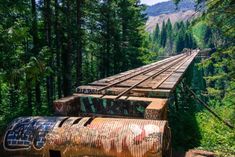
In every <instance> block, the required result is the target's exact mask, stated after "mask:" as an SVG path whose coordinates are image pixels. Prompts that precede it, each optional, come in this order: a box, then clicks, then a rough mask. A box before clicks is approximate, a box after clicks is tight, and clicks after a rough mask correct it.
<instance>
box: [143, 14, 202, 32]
mask: <svg viewBox="0 0 235 157" xmlns="http://www.w3.org/2000/svg"><path fill="white" fill-rule="evenodd" d="M197 16H198V14H196V13H195V11H194V10H187V11H179V12H176V13H172V14H162V15H159V16H150V17H149V18H148V21H147V23H146V31H148V32H153V31H154V29H155V27H156V24H157V23H158V24H159V26H160V28H161V26H162V23H163V21H165V22H166V21H167V20H168V19H170V20H171V23H172V24H175V23H176V22H178V21H187V20H189V21H190V20H192V19H194V18H195V17H197Z"/></svg>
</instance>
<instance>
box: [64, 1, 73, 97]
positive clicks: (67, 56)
mask: <svg viewBox="0 0 235 157" xmlns="http://www.w3.org/2000/svg"><path fill="white" fill-rule="evenodd" d="M64 9H65V18H66V33H67V37H66V40H67V41H66V42H67V43H66V45H64V47H63V52H62V62H63V93H64V96H69V95H71V94H72V34H71V33H72V23H71V1H70V0H66V1H65V6H64Z"/></svg>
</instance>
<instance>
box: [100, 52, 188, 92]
mask: <svg viewBox="0 0 235 157" xmlns="http://www.w3.org/2000/svg"><path fill="white" fill-rule="evenodd" d="M184 56H185V54H183V55H181V56H179V57H177V59H180V58H182V57H184ZM169 62H172V60H169V61H167V62H163V63H161V64H158V65H155V66H154V67H151V68H149V69H146V70H144V71H140V72H138V73H137V74H134V75H132V76H129V77H127V78H125V79H123V80H120V81H117V82H114V83H112V84H110V85H107V86H105V87H102V88H100V89H97V91H99V92H100V91H102V90H105V89H107V88H110V87H112V86H115V85H117V84H119V83H122V82H124V81H126V80H129V79H131V78H133V77H135V76H138V75H141V74H146V73H149V72H151V71H153V70H154V69H155V68H159V67H161V66H163V65H164V64H167V63H169Z"/></svg>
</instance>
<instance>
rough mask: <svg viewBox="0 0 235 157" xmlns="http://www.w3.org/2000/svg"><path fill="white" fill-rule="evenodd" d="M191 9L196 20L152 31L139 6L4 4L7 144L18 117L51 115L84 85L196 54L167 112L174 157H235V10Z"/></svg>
mask: <svg viewBox="0 0 235 157" xmlns="http://www.w3.org/2000/svg"><path fill="white" fill-rule="evenodd" d="M182 1H185V0H173V2H174V5H175V6H176V9H177V6H179V4H181V2H182ZM190 1H193V0H190ZM156 3H157V0H156ZM193 3H194V4H195V17H193V18H190V19H187V20H176V21H172V20H170V18H168V19H165V20H163V22H161V23H156V24H154V28H153V30H152V31H147V30H146V22H147V20H148V16H147V15H146V12H145V10H146V9H147V8H148V7H149V6H148V5H146V4H143V3H142V2H141V1H140V0H0V136H2V135H4V133H5V130H6V128H7V126H8V125H9V123H10V122H11V121H12V120H13V119H15V118H18V117H22V116H54V109H53V102H54V101H55V100H58V99H61V98H64V97H68V96H71V95H72V94H73V93H75V92H76V88H77V87H78V86H82V85H87V84H89V83H91V82H94V81H96V80H100V79H103V78H106V77H109V76H113V75H116V74H118V73H121V72H124V71H127V70H132V69H135V68H138V67H141V66H144V65H147V64H151V63H154V62H156V61H160V60H162V59H165V58H167V57H170V56H174V55H179V54H181V53H184V52H185V51H187V50H193V49H198V50H200V51H205V52H206V53H204V54H205V55H204V56H203V57H196V58H195V59H194V62H193V64H191V65H190V67H189V68H188V70H187V71H186V73H185V75H184V78H183V80H182V83H181V84H178V85H177V86H176V88H175V90H174V93H173V95H174V97H175V98H177V104H176V102H173V101H171V100H170V101H169V103H168V107H167V116H168V118H167V119H168V121H169V126H170V128H171V145H172V152H173V156H174V152H187V151H188V150H190V149H200V150H206V151H210V152H213V153H215V154H216V156H219V157H220V156H221V157H234V156H235V130H234V126H235V1H234V0H194V2H193ZM160 16H161V15H160ZM184 83H185V84H187V85H188V86H190V88H191V89H192V90H193V91H194V92H195V96H196V97H198V98H200V100H202V101H203V102H205V103H206V104H207V105H208V106H209V108H210V109H212V110H213V111H214V112H215V113H216V115H218V116H219V117H222V119H223V120H224V121H226V123H228V124H229V125H230V126H231V127H228V126H227V125H225V124H224V123H223V121H221V120H218V119H217V118H216V117H215V116H214V115H213V114H211V112H210V111H208V110H207V109H206V108H205V107H203V106H202V105H201V102H199V101H197V100H196V99H195V98H194V97H193V96H192V94H189V92H187V91H185V90H184V88H182V84H184ZM0 140H1V138H0ZM0 156H1V154H0ZM166 157H167V156H166Z"/></svg>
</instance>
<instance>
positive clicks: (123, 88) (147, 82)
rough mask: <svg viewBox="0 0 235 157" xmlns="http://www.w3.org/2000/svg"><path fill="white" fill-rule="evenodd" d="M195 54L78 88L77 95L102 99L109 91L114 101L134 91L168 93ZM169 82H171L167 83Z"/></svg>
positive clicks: (147, 66)
mask: <svg viewBox="0 0 235 157" xmlns="http://www.w3.org/2000/svg"><path fill="white" fill-rule="evenodd" d="M197 53H198V51H197V50H193V51H191V52H190V53H183V54H180V55H176V56H172V57H169V58H166V59H164V60H161V61H158V62H155V63H152V64H149V65H146V66H143V67H140V68H136V69H133V70H129V71H126V72H123V73H120V74H117V75H114V76H111V77H107V78H105V79H102V80H98V81H95V82H92V83H90V84H89V85H87V86H81V87H78V88H77V93H84V94H86V93H87V94H101V95H102V96H101V98H102V97H104V96H105V95H110V91H115V92H111V95H116V99H115V100H117V99H119V98H120V97H122V96H126V95H129V94H130V93H131V92H132V91H136V90H142V91H143V90H145V91H146V90H147V91H150V92H151V91H153V92H155V91H157V90H158V91H159V90H163V91H164V90H165V91H166V90H167V92H168V93H169V92H170V91H171V90H173V89H174V87H175V85H176V84H177V82H178V81H179V79H180V78H181V76H182V75H183V74H184V72H185V71H186V69H187V67H188V65H189V64H190V63H191V61H192V60H193V59H194V57H195V56H196V54H197ZM182 67H183V69H182ZM169 80H171V81H170V82H169ZM83 89H85V90H83ZM86 89H87V90H86ZM84 91H85V92H84Z"/></svg>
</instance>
